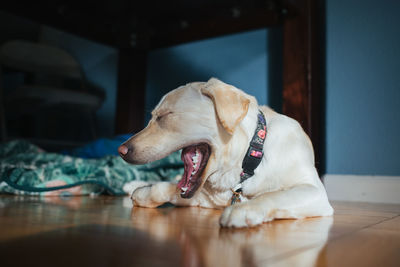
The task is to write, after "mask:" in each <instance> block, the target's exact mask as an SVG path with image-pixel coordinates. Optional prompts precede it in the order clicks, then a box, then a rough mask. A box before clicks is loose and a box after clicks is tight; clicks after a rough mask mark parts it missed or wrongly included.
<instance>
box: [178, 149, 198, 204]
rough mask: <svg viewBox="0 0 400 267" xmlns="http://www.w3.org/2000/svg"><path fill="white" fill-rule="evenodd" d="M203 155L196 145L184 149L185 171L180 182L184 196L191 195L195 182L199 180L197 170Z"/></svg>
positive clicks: (179, 186)
mask: <svg viewBox="0 0 400 267" xmlns="http://www.w3.org/2000/svg"><path fill="white" fill-rule="evenodd" d="M202 158H203V155H202V154H201V152H200V150H199V149H197V148H196V146H190V147H186V148H184V149H183V150H182V154H181V159H182V161H183V163H184V167H185V171H184V173H183V176H182V179H181V180H180V181H179V183H178V188H179V189H180V190H181V195H182V196H184V197H185V196H190V195H192V194H191V191H192V190H191V189H193V188H192V187H193V183H195V182H197V181H196V177H197V176H198V175H197V171H198V170H199V167H200V164H201V160H202Z"/></svg>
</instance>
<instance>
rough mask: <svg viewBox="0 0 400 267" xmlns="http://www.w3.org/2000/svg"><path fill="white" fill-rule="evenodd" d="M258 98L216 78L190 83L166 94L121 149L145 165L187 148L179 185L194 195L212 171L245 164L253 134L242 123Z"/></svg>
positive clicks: (187, 194) (124, 155)
mask: <svg viewBox="0 0 400 267" xmlns="http://www.w3.org/2000/svg"><path fill="white" fill-rule="evenodd" d="M249 110H255V111H254V112H257V102H256V100H255V99H254V97H251V96H249V95H247V94H245V93H244V92H243V91H241V90H239V89H237V88H235V87H233V86H231V85H228V84H225V83H223V82H221V81H219V80H217V79H215V78H212V79H210V80H209V81H208V82H206V83H205V82H197V83H190V84H187V85H185V86H182V87H179V88H177V89H175V90H173V91H171V92H170V93H168V94H167V95H165V96H164V97H163V98H162V100H161V101H160V103H159V104H158V105H157V106H156V108H155V109H154V110H153V111H152V118H151V120H150V122H149V124H148V125H147V127H146V128H145V129H143V130H142V131H141V132H139V133H138V134H136V135H134V136H133V137H131V138H130V139H129V140H127V141H126V142H125V143H123V144H122V145H121V146H120V147H119V149H118V151H119V153H120V155H121V157H122V158H123V159H124V160H126V161H127V162H129V163H133V164H144V163H148V162H152V161H155V160H158V159H161V158H163V157H165V156H167V155H169V154H170V153H172V152H174V151H177V150H179V149H182V160H183V162H184V166H185V167H184V168H185V171H184V174H183V176H182V179H181V180H180V182H179V183H178V189H179V190H180V191H181V196H182V197H183V198H190V197H192V196H193V195H194V193H195V192H196V191H197V190H198V189H199V188H200V187H201V186H202V185H203V184H204V182H205V181H206V180H207V179H208V178H209V177H210V176H211V175H213V174H215V173H216V172H219V171H223V170H224V169H226V168H231V167H232V166H234V165H235V166H236V165H240V162H241V160H242V157H243V155H244V153H245V152H246V150H247V146H248V140H249V137H248V136H247V134H246V133H245V131H243V127H239V126H240V124H242V122H243V120H244V118H245V117H246V115H247V114H248V112H249Z"/></svg>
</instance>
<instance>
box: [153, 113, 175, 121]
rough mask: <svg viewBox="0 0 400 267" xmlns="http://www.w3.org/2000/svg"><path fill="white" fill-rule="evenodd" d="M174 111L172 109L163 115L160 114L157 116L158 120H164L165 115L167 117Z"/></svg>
mask: <svg viewBox="0 0 400 267" xmlns="http://www.w3.org/2000/svg"><path fill="white" fill-rule="evenodd" d="M172 113H173V112H172V111H168V112H164V113H161V115H158V116H157V119H156V120H157V121H160V120H162V119H163V118H165V117H167V116H168V115H170V114H172Z"/></svg>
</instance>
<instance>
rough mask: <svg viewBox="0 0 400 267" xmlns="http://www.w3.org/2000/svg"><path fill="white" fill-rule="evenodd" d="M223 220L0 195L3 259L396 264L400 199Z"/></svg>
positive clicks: (109, 202) (192, 212)
mask: <svg viewBox="0 0 400 267" xmlns="http://www.w3.org/2000/svg"><path fill="white" fill-rule="evenodd" d="M333 205H334V208H335V211H336V214H335V215H334V217H324V218H312V219H304V220H277V221H273V222H270V223H266V224H264V225H262V226H260V227H256V228H253V229H241V230H232V229H221V228H220V227H219V225H218V217H219V215H220V213H221V211H218V210H210V209H201V208H176V207H164V208H158V209H144V208H133V209H132V206H131V203H130V200H129V198H122V197H120V198H116V197H95V198H90V197H75V198H70V199H65V200H62V199H59V198H58V197H54V198H47V199H38V198H31V197H15V196H0V266H3V267H4V266H96V267H98V266H193V267H194V266H218V267H219V266H229V267H235V266H385V267H388V266H400V216H399V214H400V205H389V204H366V203H343V202H342V203H338V202H336V203H333Z"/></svg>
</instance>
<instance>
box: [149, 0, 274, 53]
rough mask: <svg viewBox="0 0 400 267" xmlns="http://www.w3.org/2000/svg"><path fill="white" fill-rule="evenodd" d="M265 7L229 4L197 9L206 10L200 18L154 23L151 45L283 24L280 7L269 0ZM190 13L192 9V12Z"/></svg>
mask: <svg viewBox="0 0 400 267" xmlns="http://www.w3.org/2000/svg"><path fill="white" fill-rule="evenodd" d="M269 3H270V5H269V6H268V7H263V8H246V7H236V8H235V7H232V8H229V6H227V7H225V8H221V9H219V10H214V12H213V13H212V14H210V13H211V12H210V9H204V8H203V9H197V10H193V12H194V14H204V16H201V17H200V18H196V17H195V18H191V17H187V16H186V17H182V18H177V19H174V20H171V19H169V20H165V21H164V23H159V24H157V25H154V26H153V27H152V29H153V32H154V35H153V36H150V42H149V44H150V48H151V49H154V48H160V47H166V46H172V45H177V44H182V43H186V42H192V41H198V40H203V39H208V38H212V37H217V36H221V35H227V34H234V33H239V32H243V31H248V30H255V29H260V28H266V27H272V26H277V25H279V24H281V22H282V21H281V13H280V8H279V7H278V6H277V5H276V4H274V2H273V1H269ZM188 13H189V14H190V12H188Z"/></svg>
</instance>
